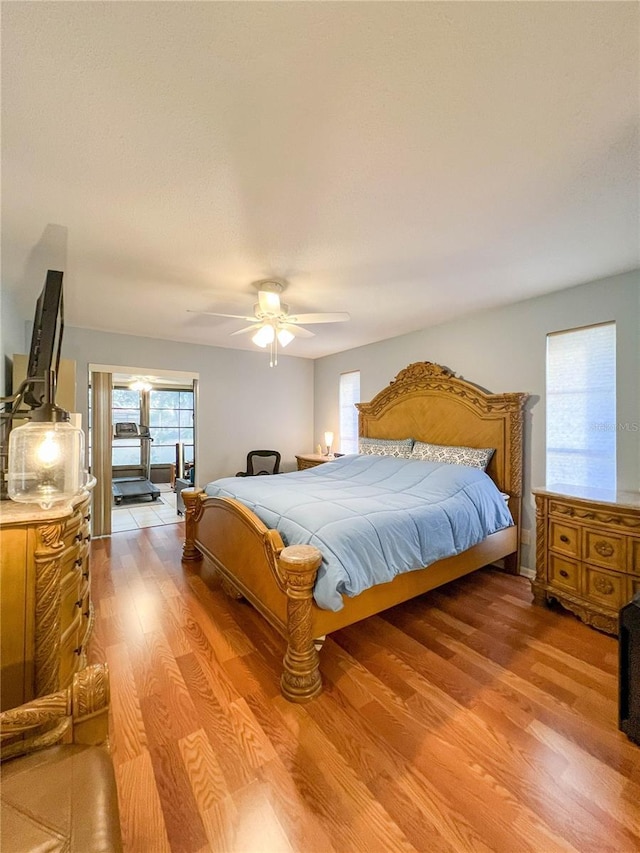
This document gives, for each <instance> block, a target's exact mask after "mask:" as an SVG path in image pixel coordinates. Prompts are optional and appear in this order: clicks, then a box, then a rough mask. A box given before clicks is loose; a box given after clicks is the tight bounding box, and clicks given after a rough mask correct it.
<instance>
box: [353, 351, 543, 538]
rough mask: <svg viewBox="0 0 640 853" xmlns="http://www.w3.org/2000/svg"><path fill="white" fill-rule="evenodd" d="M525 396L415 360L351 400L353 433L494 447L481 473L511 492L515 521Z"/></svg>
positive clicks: (516, 518)
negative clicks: (371, 392) (361, 399)
mask: <svg viewBox="0 0 640 853" xmlns="http://www.w3.org/2000/svg"><path fill="white" fill-rule="evenodd" d="M528 396H529V395H528V394H521V393H509V394H489V393H487V392H486V391H485V390H484V389H483V388H480V387H479V386H477V385H473V384H472V383H471V382H467V381H466V380H464V379H458V378H457V377H456V375H455V374H454V373H453V372H452V371H451V370H449V368H447V367H442V366H441V365H439V364H432V363H431V362H430V361H418V362H415V363H414V364H410V365H409V366H408V367H405V368H404V370H401V371H400V373H398V375H397V376H396V378H395V379H394V380H393V381H392V382H391V383H390V384H389V386H388V387H387V388H384V389H383V390H382V391H380V393H379V394H376V396H375V397H374V398H373V400H371V402H370V403H358V404H357V407H358V410H359V413H360V414H359V433H360V435H361V436H363V437H365V436H368V437H371V438H413V439H415V440H416V441H427V442H431V443H433V444H449V445H465V446H466V447H494V448H495V453H494V454H493V457H492V459H491V462H490V463H489V467H488V469H487V474H489V476H490V477H491V478H492V480H493V481H494V483H495V484H496V485H497V486H498V488H499V489H501V491H503V492H506V493H507V494H509V495H510V496H511V498H512V500H511V502H510V507H511V512H512V514H513V515H514V519H515V520H516V523H517V522H518V520H519V516H520V500H521V497H522V454H523V441H522V437H523V436H522V433H523V407H524V404H525V402H526V400H527V398H528ZM514 510H515V512H514ZM516 515H517V517H516Z"/></svg>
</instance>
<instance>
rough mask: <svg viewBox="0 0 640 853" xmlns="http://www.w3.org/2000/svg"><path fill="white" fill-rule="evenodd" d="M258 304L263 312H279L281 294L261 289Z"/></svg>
mask: <svg viewBox="0 0 640 853" xmlns="http://www.w3.org/2000/svg"><path fill="white" fill-rule="evenodd" d="M258 305H259V306H260V311H261V312H262V313H263V314H279V313H280V296H279V295H278V294H277V293H271V292H270V291H268V290H261V291H260V292H259V293H258Z"/></svg>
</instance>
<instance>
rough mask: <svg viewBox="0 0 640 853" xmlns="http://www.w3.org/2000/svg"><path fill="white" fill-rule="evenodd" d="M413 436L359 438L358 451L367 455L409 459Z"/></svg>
mask: <svg viewBox="0 0 640 853" xmlns="http://www.w3.org/2000/svg"><path fill="white" fill-rule="evenodd" d="M412 447H413V439H412V438H399V439H395V438H359V439H358V453H362V454H364V455H365V456H395V457H396V459H409V458H410V456H411V448H412Z"/></svg>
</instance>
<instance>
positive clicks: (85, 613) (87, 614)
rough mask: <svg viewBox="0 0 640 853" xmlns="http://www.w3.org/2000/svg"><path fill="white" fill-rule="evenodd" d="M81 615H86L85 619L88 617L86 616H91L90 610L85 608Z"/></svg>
mask: <svg viewBox="0 0 640 853" xmlns="http://www.w3.org/2000/svg"><path fill="white" fill-rule="evenodd" d="M82 615H83V616H86V617H87V619H88V618H89V616H91V611H90V610H85V611H84V613H83V614H82Z"/></svg>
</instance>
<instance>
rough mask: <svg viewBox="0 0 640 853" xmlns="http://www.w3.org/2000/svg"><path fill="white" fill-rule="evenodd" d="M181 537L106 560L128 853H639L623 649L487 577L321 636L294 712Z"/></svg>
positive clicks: (250, 631) (103, 579)
mask: <svg viewBox="0 0 640 853" xmlns="http://www.w3.org/2000/svg"><path fill="white" fill-rule="evenodd" d="M181 534H182V526H181V525H173V526H170V527H156V528H147V529H144V530H138V531H130V532H126V533H118V534H115V535H114V536H113V537H112V538H111V539H110V540H108V539H107V540H99V541H97V542H94V543H93V564H92V575H93V578H94V580H93V597H94V603H95V606H96V614H97V618H96V630H95V635H94V639H93V642H92V649H91V659H92V660H93V661H102V660H106V661H108V663H109V667H110V673H111V690H112V706H111V744H112V754H113V760H114V764H115V769H116V777H117V783H118V793H119V801H120V816H121V823H122V829H123V835H124V842H125V848H126V850H127V851H129V853H155V851H179V852H180V853H182V851H184V853H196V851H197V852H198V853H204V851H215V853H275V851H278V853H280V851H287V853H331V851H335V853H352V852H353V853H356V851H367V853H376V851H380V853H383V851H384V853H388V851H393V853H395V851H398V853H400V851H424V853H427V851H428V853H451V851H465V853H467V852H468V853H484V851H494V853H503V851H504V853H555V851H578V853H591V851H593V853H626V851H629V853H632V851H638V850H640V748H638V747H637V746H635V745H634V744H632V743H631V742H630V741H629V740H627V739H626V738H625V736H624V735H622V734H621V733H620V732H618V730H617V643H616V641H615V640H614V639H612V638H610V637H607V636H605V635H603V634H600V633H598V632H597V631H594V630H592V629H590V628H588V627H586V626H585V625H583V624H582V623H580V622H578V621H577V620H576V619H575V618H574V617H572V616H570V615H569V614H565V613H562V612H552V611H550V610H544V609H541V608H537V607H533V606H532V605H531V603H530V600H531V595H530V592H529V584H528V582H527V581H525V580H524V579H523V578H514V577H510V576H506V575H502V574H500V573H498V572H494V571H488V570H483V571H481V572H476V573H475V574H474V575H471V576H469V577H467V578H462V579H461V580H459V581H456V582H454V583H452V584H449V585H448V586H447V587H443V588H441V589H439V590H436V591H434V592H432V593H429V594H427V595H425V596H422V597H421V598H419V599H415V600H414V601H411V602H408V603H406V604H404V605H400V606H399V607H396V608H394V609H393V610H390V611H387V612H386V613H384V614H382V615H379V616H375V617H373V618H371V619H368V620H366V621H364V622H362V623H360V624H358V625H355V626H352V627H350V628H347V629H345V630H343V631H340V632H338V633H336V634H334V635H332V636H331V637H329V638H328V640H327V642H326V643H325V646H324V648H323V650H322V653H321V669H322V676H323V681H324V685H325V691H324V693H323V694H322V695H321V696H320V697H319V698H318V699H316V700H314V701H313V702H311V703H309V704H307V705H304V706H296V705H292V704H290V703H288V702H286V701H285V700H284V699H283V698H282V697H281V696H280V693H279V689H278V681H279V677H280V672H281V660H282V656H283V653H284V641H283V640H282V639H281V638H280V637H279V636H278V635H277V634H276V633H275V632H274V631H273V630H272V629H271V628H270V627H269V625H268V624H267V623H266V622H265V621H264V620H263V619H262V618H261V617H260V616H258V614H257V613H256V612H255V611H254V610H253V609H252V608H251V607H250V606H249V605H247V604H246V603H244V602H237V601H232V600H230V599H229V598H227V597H226V596H225V594H224V593H223V592H222V590H221V589H220V588H219V586H218V584H217V581H216V579H215V576H214V575H213V574H212V573H211V571H210V570H208V569H207V568H206V566H205V567H204V568H202V569H197V570H196V571H195V572H194V571H192V570H191V569H187V568H183V567H182V565H181V563H180V546H181V541H180V536H181Z"/></svg>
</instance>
